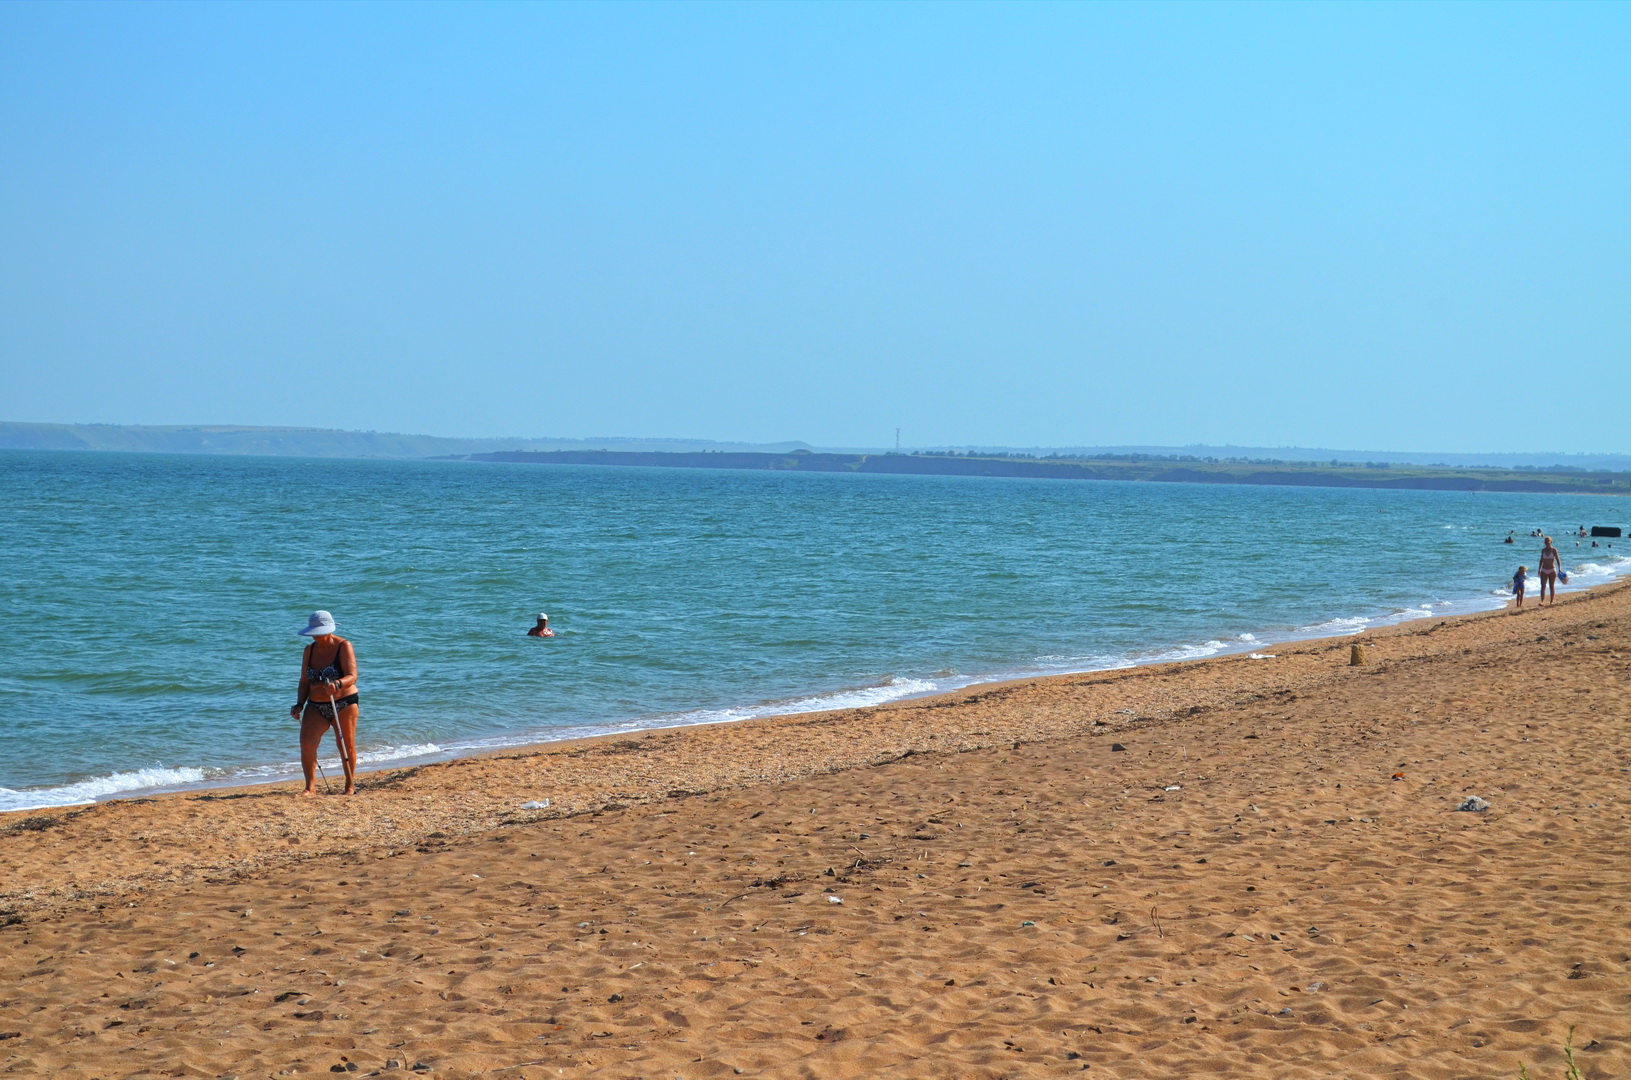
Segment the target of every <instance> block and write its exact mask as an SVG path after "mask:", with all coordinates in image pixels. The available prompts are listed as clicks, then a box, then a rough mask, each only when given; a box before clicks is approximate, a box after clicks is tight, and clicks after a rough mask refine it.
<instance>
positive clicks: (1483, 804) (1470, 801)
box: [1456, 795, 1489, 814]
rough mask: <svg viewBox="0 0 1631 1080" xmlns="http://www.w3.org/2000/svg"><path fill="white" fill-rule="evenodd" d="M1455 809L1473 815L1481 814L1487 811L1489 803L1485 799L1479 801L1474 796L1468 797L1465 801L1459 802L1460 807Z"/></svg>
mask: <svg viewBox="0 0 1631 1080" xmlns="http://www.w3.org/2000/svg"><path fill="white" fill-rule="evenodd" d="M1456 809H1457V810H1467V811H1469V812H1471V813H1475V814H1476V813H1482V812H1483V811H1485V810H1488V809H1489V802H1488V801H1487V800H1485V799H1480V798H1479V797H1478V796H1476V795H1468V796H1467V797H1466V798H1465V799H1462V800H1461V805H1460V806H1458V807H1456Z"/></svg>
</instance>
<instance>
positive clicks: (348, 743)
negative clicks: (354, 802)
mask: <svg viewBox="0 0 1631 1080" xmlns="http://www.w3.org/2000/svg"><path fill="white" fill-rule="evenodd" d="M358 711H359V710H358V708H357V706H355V705H352V706H350V707H348V708H345V709H342V710H340V715H339V718H338V719H339V725H338V730H337V732H336V733H337V734H340V735H343V736H344V739H345V745H344V746H343V747H341V748H340V764H341V766H342V767H344V769H345V793H346V794H347V795H355V794H356V793H357V713H358Z"/></svg>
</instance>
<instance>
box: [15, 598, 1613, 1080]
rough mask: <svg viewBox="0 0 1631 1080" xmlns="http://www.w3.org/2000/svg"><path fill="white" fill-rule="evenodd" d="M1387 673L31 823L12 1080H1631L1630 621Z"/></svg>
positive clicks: (862, 715)
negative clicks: (1550, 1079)
mask: <svg viewBox="0 0 1631 1080" xmlns="http://www.w3.org/2000/svg"><path fill="white" fill-rule="evenodd" d="M1353 640H1354V639H1350V638H1342V639H1333V640H1325V641H1313V642H1306V643H1300V644H1296V645H1289V646H1279V647H1275V648H1271V649H1267V650H1265V651H1267V652H1272V653H1274V654H1275V655H1274V656H1273V657H1272V658H1269V659H1251V658H1249V657H1246V656H1233V657H1226V658H1218V659H1212V660H1205V661H1196V662H1190V663H1185V664H1175V665H1166V666H1161V667H1145V668H1134V669H1126V670H1120V671H1112V672H1103V673H1096V674H1089V675H1077V676H1062V677H1055V678H1049V679H1039V680H1034V681H1025V682H1014V683H1005V684H999V685H991V686H981V687H975V688H971V689H969V690H966V691H963V692H959V693H956V694H952V695H948V696H945V697H939V698H930V699H921V700H913V701H907V702H901V703H896V704H893V705H889V706H884V707H879V708H874V709H868V710H856V711H843V712H831V713H821V714H815V715H808V716H794V717H785V718H779V719H771V720H760V721H752V722H743V723H738V724H731V725H720V726H715V727H705V728H689V729H675V730H667V731H659V732H651V733H645V734H642V735H638V736H629V737H616V738H606V739H598V740H587V741H583V742H578V743H569V744H557V745H550V746H543V747H537V748H533V749H529V750H527V751H524V752H515V753H506V754H502V755H495V756H490V757H484V758H471V759H464V760H459V761H454V762H448V763H445V764H438V765H430V766H424V767H421V768H416V769H406V770H400V771H396V772H384V773H373V774H367V775H366V776H365V777H364V784H363V793H362V794H361V795H360V796H359V797H357V798H356V799H353V800H346V799H342V798H339V797H333V798H319V799H312V800H297V799H296V798H294V797H293V792H294V790H295V788H296V785H292V784H283V785H276V786H267V787H256V788H245V789H240V790H235V791H210V792H200V793H184V794H178V795H173V796H166V797H160V798H153V799H134V800H127V801H118V802H109V803H103V804H99V805H95V806H90V807H82V808H74V809H67V810H58V811H50V812H35V813H23V814H12V815H7V816H6V817H4V818H0V923H3V924H4V927H3V929H0V942H3V945H4V947H3V948H0V979H3V980H4V983H5V986H6V989H5V990H3V991H0V1075H6V1076H26V1077H41V1076H54V1077H64V1078H91V1077H99V1078H104V1080H108V1078H113V1077H137V1076H141V1077H148V1076H152V1077H159V1076H178V1077H179V1076H199V1077H229V1076H231V1077H239V1078H241V1080H244V1078H249V1077H286V1076H316V1075H330V1074H334V1073H345V1072H352V1073H356V1074H359V1075H374V1074H376V1073H380V1074H384V1075H389V1074H393V1073H395V1074H399V1075H400V1074H401V1073H404V1072H412V1071H415V1070H417V1071H418V1072H419V1073H421V1074H429V1075H435V1076H447V1077H469V1076H498V1077H509V1078H519V1077H528V1078H542V1077H561V1076H566V1077H591V1076H593V1077H617V1078H622V1077H647V1078H653V1080H655V1078H664V1080H666V1078H670V1077H683V1078H685V1080H691V1078H693V1077H714V1076H726V1077H728V1076H736V1075H743V1076H761V1077H821V1078H827V1077H897V1076H898V1077H953V1076H955V1077H1029V1076H1055V1075H1060V1076H1062V1075H1076V1074H1079V1073H1083V1072H1085V1073H1087V1074H1088V1075H1094V1076H1111V1077H1127V1078H1134V1077H1138V1078H1143V1077H1150V1078H1154V1077H1173V1076H1228V1077H1256V1076H1264V1077H1268V1076H1273V1077H1310V1078H1312V1077H1354V1078H1358V1077H1378V1076H1392V1077H1421V1078H1474V1077H1480V1078H1482V1077H1503V1076H1505V1077H1516V1076H1517V1075H1518V1071H1519V1067H1520V1065H1521V1064H1523V1063H1527V1064H1528V1066H1529V1069H1530V1071H1531V1073H1532V1074H1533V1075H1535V1076H1537V1077H1540V1076H1547V1075H1550V1076H1560V1075H1562V1070H1563V1057H1562V1050H1563V1046H1564V1042H1565V1039H1566V1038H1567V1037H1568V1034H1569V1030H1570V1028H1571V1027H1573V1028H1575V1035H1574V1045H1575V1047H1576V1056H1577V1060H1578V1063H1579V1066H1580V1069H1581V1071H1582V1073H1583V1075H1584V1076H1586V1077H1590V1078H1594V1080H1595V1078H1605V1077H1615V1076H1626V1075H1631V814H1628V811H1631V734H1628V721H1631V704H1628V699H1627V688H1628V677H1631V587H1624V586H1610V587H1606V588H1603V589H1599V590H1596V591H1595V592H1592V593H1589V594H1581V595H1578V596H1573V597H1569V598H1567V599H1566V600H1564V601H1563V602H1561V603H1559V604H1558V605H1557V606H1556V607H1554V608H1550V609H1545V610H1536V609H1534V608H1530V609H1529V610H1526V611H1523V612H1521V613H1515V614H1514V613H1494V614H1490V615H1483V616H1468V617H1463V618H1458V619H1449V620H1423V621H1418V622H1412V623H1408V624H1404V625H1401V626H1397V627H1392V628H1388V629H1384V630H1379V631H1371V632H1367V633H1366V634H1365V635H1363V639H1362V640H1364V641H1366V642H1367V643H1368V644H1369V649H1370V654H1371V659H1372V663H1370V664H1367V665H1365V666H1359V667H1353V666H1349V663H1348V661H1349V650H1350V645H1351V643H1352V641H1353ZM366 720H367V718H366V715H365V716H364V723H365V724H366ZM291 737H292V736H291ZM1474 795H1476V796H1479V797H1481V798H1483V799H1484V800H1487V803H1488V809H1487V810H1484V811H1482V812H1463V811H1458V810H1457V809H1456V808H1457V806H1458V805H1459V804H1460V803H1462V802H1463V800H1465V799H1467V798H1468V797H1469V796H1474ZM543 799H548V800H549V801H550V805H549V807H548V808H547V809H523V808H522V804H524V803H528V802H532V801H541V800H543Z"/></svg>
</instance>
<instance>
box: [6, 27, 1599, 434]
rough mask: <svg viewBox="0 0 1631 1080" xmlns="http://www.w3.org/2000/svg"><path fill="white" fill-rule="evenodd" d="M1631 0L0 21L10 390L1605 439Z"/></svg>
mask: <svg viewBox="0 0 1631 1080" xmlns="http://www.w3.org/2000/svg"><path fill="white" fill-rule="evenodd" d="M1628 55H1631V6H1627V5H1624V4H1594V5H1579V6H1576V5H1568V4H1549V5H1543V6H1542V5H1535V6H1529V5H1510V4H1508V5H1481V4H1474V3H1466V4H1453V5H1443V6H1438V5H1415V4H1412V5H1387V4H1376V5H1362V6H1361V5H1342V4H1294V5H1221V4H1220V5H1198V6H1191V5H1183V4H1163V5H1150V6H1143V5H1117V4H1084V5H1064V4H1052V5H1027V4H1021V3H1003V4H995V5H984V4H971V5H950V4H935V5H918V4H894V5H871V4H859V3H856V4H791V5H776V4H762V3H755V4H742V5H738V4H717V5H684V4H660V5H643V4H605V5H574V4H550V5H515V4H505V5H483V4H458V5H436V4H429V5H412V6H393V5H386V4H363V5H325V4H274V5H256V4H203V3H194V4H183V5H167V4H45V5H36V4H27V3H11V4H6V5H3V6H0V147H3V149H0V161H3V167H0V419H11V420H40V421H50V420H54V421H105V422H116V423H190V422H214V423H248V424H300V425H310V426H318V427H344V428H364V429H378V430H399V431H415V432H426V433H432V434H444V435H536V436H549V435H557V436H580V435H630V436H674V437H696V438H716V439H742V440H755V441H758V440H765V441H769V440H781V439H803V440H807V441H809V442H812V443H816V444H821V445H885V444H888V443H890V442H892V441H893V437H894V429H895V428H896V427H897V426H898V427H901V428H903V429H904V435H903V438H904V441H905V443H906V444H907V445H936V444H987V445H990V444H1008V445H1026V446H1029V445H1089V444H1111V443H1149V444H1183V443H1193V442H1209V443H1236V444H1247V445H1267V446H1274V445H1289V444H1301V445H1318V446H1342V447H1358V448H1376V449H1390V448H1398V449H1405V448H1409V449H1418V448H1420V449H1441V450H1480V451H1481V450H1565V451H1626V450H1631V437H1628V434H1627V432H1628V430H1631V429H1628V428H1627V426H1626V424H1625V422H1624V417H1625V415H1626V412H1627V410H1626V407H1625V401H1626V399H1627V396H1628V393H1627V392H1628V391H1631V363H1628V360H1631V327H1628V320H1627V311H1628V306H1627V303H1626V300H1627V297H1628V296H1631V227H1628V226H1631V197H1628V196H1631V168H1628V165H1631V124H1628V120H1631V79H1627V78H1626V74H1625V58H1626V57H1627V56H1628Z"/></svg>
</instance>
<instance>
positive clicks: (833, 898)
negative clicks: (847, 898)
mask: <svg viewBox="0 0 1631 1080" xmlns="http://www.w3.org/2000/svg"><path fill="white" fill-rule="evenodd" d="M843 902H844V901H843V899H842V898H841V897H837V896H829V897H827V903H829V904H842V903H843Z"/></svg>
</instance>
